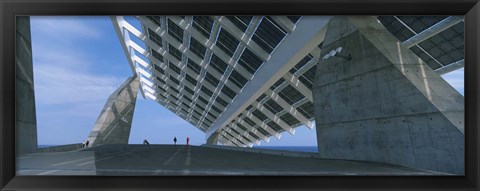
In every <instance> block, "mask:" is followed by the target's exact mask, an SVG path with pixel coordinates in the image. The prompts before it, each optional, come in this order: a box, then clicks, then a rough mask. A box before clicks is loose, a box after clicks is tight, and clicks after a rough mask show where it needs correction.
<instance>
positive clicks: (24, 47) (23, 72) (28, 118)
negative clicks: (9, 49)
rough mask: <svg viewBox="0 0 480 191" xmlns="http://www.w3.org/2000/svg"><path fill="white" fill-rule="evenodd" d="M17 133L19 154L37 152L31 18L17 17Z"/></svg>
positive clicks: (17, 150)
mask: <svg viewBox="0 0 480 191" xmlns="http://www.w3.org/2000/svg"><path fill="white" fill-rule="evenodd" d="M15 71H16V72H15V75H16V81H15V95H16V97H15V108H16V109H15V112H16V113H15V116H16V119H15V125H16V127H15V133H16V146H15V149H16V152H17V154H26V153H33V152H36V150H37V117H36V113H35V93H34V89H33V66H32V45H31V37H30V17H25V16H23V17H20V16H19V17H17V20H16V49H15Z"/></svg>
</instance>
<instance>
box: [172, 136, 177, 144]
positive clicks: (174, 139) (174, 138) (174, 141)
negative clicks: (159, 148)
mask: <svg viewBox="0 0 480 191" xmlns="http://www.w3.org/2000/svg"><path fill="white" fill-rule="evenodd" d="M173 144H175V145H177V137H173Z"/></svg>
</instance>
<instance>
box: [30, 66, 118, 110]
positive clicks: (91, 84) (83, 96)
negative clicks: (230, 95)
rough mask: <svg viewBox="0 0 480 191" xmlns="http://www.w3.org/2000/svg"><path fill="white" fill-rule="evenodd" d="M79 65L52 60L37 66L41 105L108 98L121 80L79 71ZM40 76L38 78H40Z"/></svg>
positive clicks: (36, 89)
mask: <svg viewBox="0 0 480 191" xmlns="http://www.w3.org/2000/svg"><path fill="white" fill-rule="evenodd" d="M75 67H76V66H73V67H71V65H67V64H62V63H57V62H50V63H48V64H39V65H38V66H37V67H35V71H34V74H35V76H34V77H35V91H36V100H37V102H38V103H39V104H65V103H85V102H96V101H100V100H105V97H108V96H109V95H110V94H111V93H112V92H113V91H114V90H115V89H116V87H118V85H119V84H120V79H118V78H116V77H112V76H99V75H94V74H92V73H89V72H87V71H81V70H75ZM37 79H38V80H37Z"/></svg>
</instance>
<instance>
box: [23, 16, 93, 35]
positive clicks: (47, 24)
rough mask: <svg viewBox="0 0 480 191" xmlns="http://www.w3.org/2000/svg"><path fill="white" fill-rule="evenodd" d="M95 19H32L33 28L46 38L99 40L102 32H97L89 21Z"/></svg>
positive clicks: (49, 17)
mask: <svg viewBox="0 0 480 191" xmlns="http://www.w3.org/2000/svg"><path fill="white" fill-rule="evenodd" d="M91 18H94V17H57V16H54V17H51V16H34V17H31V21H32V22H31V23H32V27H34V28H36V32H38V33H41V34H40V35H42V36H43V37H44V38H56V39H62V38H64V39H69V38H72V37H73V38H92V37H93V38H98V37H101V32H100V31H99V30H95V29H94V28H93V27H92V26H91V25H90V24H89V23H88V19H91Z"/></svg>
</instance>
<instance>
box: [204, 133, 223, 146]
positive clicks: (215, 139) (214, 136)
mask: <svg viewBox="0 0 480 191" xmlns="http://www.w3.org/2000/svg"><path fill="white" fill-rule="evenodd" d="M219 137H220V133H218V132H215V133H213V134H212V135H211V136H210V137H208V139H207V145H217V144H218V138H219Z"/></svg>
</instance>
